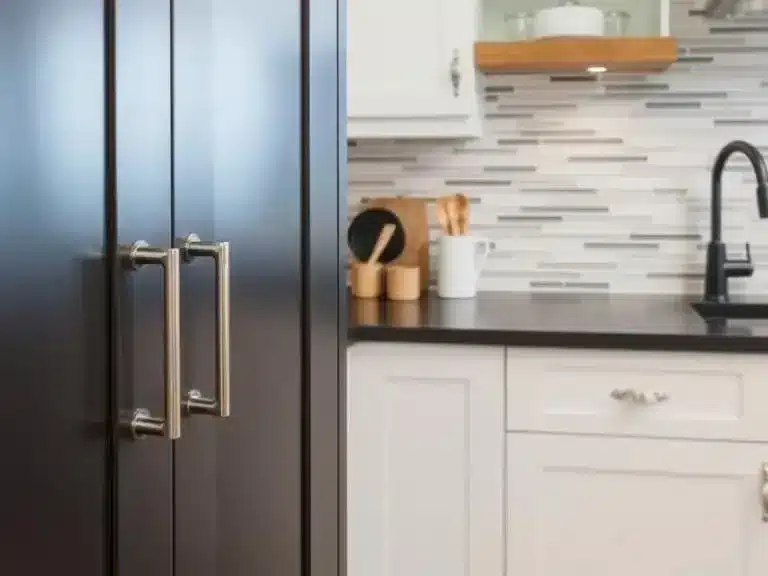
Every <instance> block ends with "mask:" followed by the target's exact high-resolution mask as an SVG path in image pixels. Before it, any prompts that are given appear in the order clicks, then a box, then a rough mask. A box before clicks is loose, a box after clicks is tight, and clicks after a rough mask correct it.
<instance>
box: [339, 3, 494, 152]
mask: <svg viewBox="0 0 768 576" xmlns="http://www.w3.org/2000/svg"><path fill="white" fill-rule="evenodd" d="M477 2H478V0H450V1H448V0H418V1H416V2H414V1H413V0H349V2H347V113H348V120H349V121H348V126H347V133H348V137H349V138H467V137H473V136H477V135H479V131H480V117H479V109H478V104H479V101H478V96H477V85H476V78H475V66H474V52H473V50H474V42H475V39H476V34H475V33H476V28H477V20H478V17H477V14H478V4H477Z"/></svg>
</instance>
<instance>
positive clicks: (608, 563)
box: [507, 434, 768, 576]
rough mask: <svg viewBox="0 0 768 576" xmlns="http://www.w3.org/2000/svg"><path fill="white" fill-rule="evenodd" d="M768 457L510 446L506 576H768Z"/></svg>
mask: <svg viewBox="0 0 768 576" xmlns="http://www.w3.org/2000/svg"><path fill="white" fill-rule="evenodd" d="M767 462H768V446H767V445H761V444H749V443H727V442H695V441H684V440H657V439H638V438H616V437H579V436H569V435H560V434H510V435H508V437H507V468H508V475H507V574H508V575H509V576H517V575H520V576H572V575H585V576H587V575H588V576H617V575H621V576H688V575H690V576H693V575H696V576H726V575H739V576H764V575H765V574H768V523H766V519H765V517H764V514H765V513H766V512H768V511H767V510H765V507H766V506H768V502H766V498H768V494H767V493H766V490H768V488H766V478H765V472H764V466H765V465H766V463H767Z"/></svg>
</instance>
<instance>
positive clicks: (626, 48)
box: [475, 37, 677, 73]
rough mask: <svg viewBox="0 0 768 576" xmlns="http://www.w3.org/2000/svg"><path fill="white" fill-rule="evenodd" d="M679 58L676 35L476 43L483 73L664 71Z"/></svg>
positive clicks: (478, 63)
mask: <svg viewBox="0 0 768 576" xmlns="http://www.w3.org/2000/svg"><path fill="white" fill-rule="evenodd" d="M676 60H677V42H676V41H675V39H674V38H669V37H658V38H640V37H637V38H632V37H627V38H546V39H541V40H528V41H523V42H477V43H476V44H475V66H476V67H477V69H478V70H480V71H482V72H511V73H537V72H544V73H553V72H580V73H583V72H587V68H589V67H590V66H604V67H605V68H606V69H607V71H608V72H661V71H663V70H666V69H667V68H669V66H670V65H671V64H672V63H674V62H675V61H676Z"/></svg>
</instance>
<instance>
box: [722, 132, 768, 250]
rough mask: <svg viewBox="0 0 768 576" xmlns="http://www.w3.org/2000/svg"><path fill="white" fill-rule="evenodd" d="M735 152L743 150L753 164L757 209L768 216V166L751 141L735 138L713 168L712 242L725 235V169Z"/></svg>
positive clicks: (762, 214)
mask: <svg viewBox="0 0 768 576" xmlns="http://www.w3.org/2000/svg"><path fill="white" fill-rule="evenodd" d="M735 152H741V153H742V154H744V155H745V156H746V157H747V159H748V160H749V162H750V164H752V169H753V170H754V171H755V176H756V177H757V210H758V212H759V213H760V218H768V167H766V165H765V159H764V158H763V155H762V154H760V151H759V150H758V149H757V148H755V147H754V146H753V145H752V144H750V143H749V142H745V141H743V140H734V141H733V142H729V143H728V144H726V145H725V146H723V149H722V150H720V152H719V153H718V155H717V158H715V165H714V166H713V168H712V236H711V240H712V242H720V240H721V238H722V235H723V226H722V215H723V190H722V180H723V170H724V169H725V164H726V163H727V162H728V159H729V158H730V157H731V155H732V154H733V153H735Z"/></svg>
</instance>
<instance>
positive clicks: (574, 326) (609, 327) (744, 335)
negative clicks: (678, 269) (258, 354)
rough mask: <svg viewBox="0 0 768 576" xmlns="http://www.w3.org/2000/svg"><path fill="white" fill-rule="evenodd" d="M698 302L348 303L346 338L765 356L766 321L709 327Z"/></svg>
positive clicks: (503, 296)
mask: <svg viewBox="0 0 768 576" xmlns="http://www.w3.org/2000/svg"><path fill="white" fill-rule="evenodd" d="M696 300H698V297H696V296H691V297H689V298H686V297H674V296H642V295H620V296H619V295H614V296H606V295H597V294H595V295H592V294H588V295H580V294H510V293H494V292H486V293H481V294H479V295H478V296H477V298H475V299H473V300H442V299H440V298H438V297H437V296H434V295H430V296H429V297H425V298H423V299H422V300H419V301H417V302H403V303H397V302H386V301H382V302H379V301H376V300H356V299H354V298H352V297H351V296H350V298H349V339H350V342H354V341H376V342H422V343H451V344H479V345H492V346H544V347H546V346H553V347H567V348H621V349H630V350H633V349H635V350H693V351H712V352H715V351H717V352H768V320H729V321H722V320H721V321H715V322H710V323H707V322H705V321H704V320H702V319H701V318H700V317H699V316H698V315H697V314H696V312H695V311H694V310H692V309H691V308H690V306H689V304H690V302H694V301H696Z"/></svg>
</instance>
